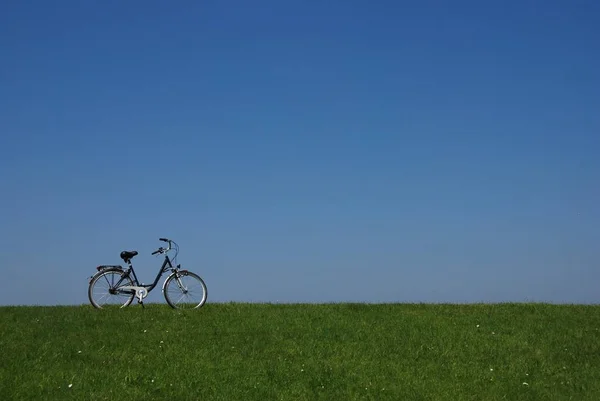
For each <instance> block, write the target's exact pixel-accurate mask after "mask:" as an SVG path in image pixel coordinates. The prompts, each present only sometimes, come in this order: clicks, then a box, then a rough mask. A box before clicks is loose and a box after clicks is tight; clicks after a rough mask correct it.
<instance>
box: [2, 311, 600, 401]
mask: <svg viewBox="0 0 600 401" xmlns="http://www.w3.org/2000/svg"><path fill="white" fill-rule="evenodd" d="M525 383H527V384H525ZM71 384H72V386H71V387H69V385H71ZM70 399H72V400H144V399H157V400H226V401H231V400H245V401H249V400H261V401H263V400H443V401H450V400H452V401H458V400H478V401H480V400H513V401H514V400H577V401H584V400H594V401H597V400H600V306H591V305H588V306H585V305H547V304H489V305H484V304H481V305H435V304H430V305H426V304H424V305H414V304H413V305H409V304H392V305H373V304H322V305H269V304H210V303H208V304H206V305H205V306H204V307H203V308H202V309H200V310H198V311H186V312H180V311H175V310H172V309H170V308H168V307H167V306H166V305H162V304H149V305H146V309H141V307H140V306H139V305H135V304H134V305H132V306H131V307H129V308H128V309H124V310H95V309H92V308H91V306H89V307H88V306H78V307H3V308H0V400H4V401H8V400H70Z"/></svg>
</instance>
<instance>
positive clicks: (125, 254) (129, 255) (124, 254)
mask: <svg viewBox="0 0 600 401" xmlns="http://www.w3.org/2000/svg"><path fill="white" fill-rule="evenodd" d="M137 254H138V252H137V251H123V252H121V259H123V260H124V261H125V263H129V261H130V260H131V258H133V257H134V256H135V255H137Z"/></svg>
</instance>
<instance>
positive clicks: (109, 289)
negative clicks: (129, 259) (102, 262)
mask: <svg viewBox="0 0 600 401" xmlns="http://www.w3.org/2000/svg"><path fill="white" fill-rule="evenodd" d="M126 285H133V281H132V280H131V278H130V277H129V276H127V277H123V271H122V270H118V269H110V270H104V271H102V272H99V273H97V274H96V275H95V276H94V277H93V278H92V280H91V281H90V286H89V288H88V298H89V299H90V302H91V303H92V305H93V306H94V307H95V308H97V309H102V308H104V307H110V306H113V307H120V308H124V307H126V306H129V304H131V301H133V297H135V293H134V292H133V291H131V292H121V291H119V287H122V286H126Z"/></svg>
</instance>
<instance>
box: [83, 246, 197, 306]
mask: <svg viewBox="0 0 600 401" xmlns="http://www.w3.org/2000/svg"><path fill="white" fill-rule="evenodd" d="M160 241H163V242H166V243H168V246H167V248H163V247H162V246H161V247H160V248H158V250H156V251H154V252H152V255H156V254H165V259H164V261H163V264H162V267H161V268H160V270H159V272H158V274H157V275H156V278H155V279H154V282H153V283H152V284H140V282H139V281H138V278H137V275H136V274H135V270H134V269H133V265H132V264H131V259H132V258H133V257H134V256H135V255H137V254H138V252H137V251H123V252H121V259H123V261H124V262H125V263H127V265H128V266H127V268H125V269H124V268H123V267H122V266H121V265H101V266H98V267H97V268H96V270H98V272H97V273H96V274H94V275H93V276H92V277H90V284H89V288H88V297H89V299H90V302H91V303H92V305H93V306H94V307H95V308H98V309H101V308H103V307H104V306H106V305H120V307H121V308H124V307H126V306H129V305H130V304H131V302H132V301H133V298H134V297H137V298H138V303H140V304H141V305H142V307H144V302H143V300H144V298H146V297H147V296H148V294H149V293H150V291H152V290H153V289H154V288H155V287H156V285H157V284H158V280H160V278H161V277H162V275H163V274H164V273H167V272H169V271H170V272H171V274H169V276H168V277H167V278H166V279H165V282H164V283H163V286H162V292H163V295H164V297H165V300H166V301H167V303H168V304H169V306H171V307H172V308H174V309H179V308H181V309H185V308H200V307H202V305H204V303H205V302H206V297H207V293H208V291H207V289H206V284H205V283H204V280H202V278H200V276H198V275H197V274H196V273H192V272H190V271H188V270H183V269H181V265H177V266H175V267H174V266H173V262H174V261H175V260H176V258H177V254H178V253H179V246H178V245H177V243H175V241H172V240H170V239H167V238H160ZM173 249H174V250H175V251H176V252H175V256H174V257H173V259H170V258H169V255H167V253H168V252H169V251H171V250H173Z"/></svg>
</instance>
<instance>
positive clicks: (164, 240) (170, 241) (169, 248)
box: [152, 238, 173, 255]
mask: <svg viewBox="0 0 600 401" xmlns="http://www.w3.org/2000/svg"><path fill="white" fill-rule="evenodd" d="M158 240H159V241H163V242H168V243H169V247H168V248H166V249H165V248H163V247H162V246H161V247H160V248H158V249H157V250H156V251H154V252H152V255H156V254H157V253H165V252H168V251H170V250H171V243H172V242H173V241H172V240H170V239H168V238H159V239H158Z"/></svg>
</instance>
